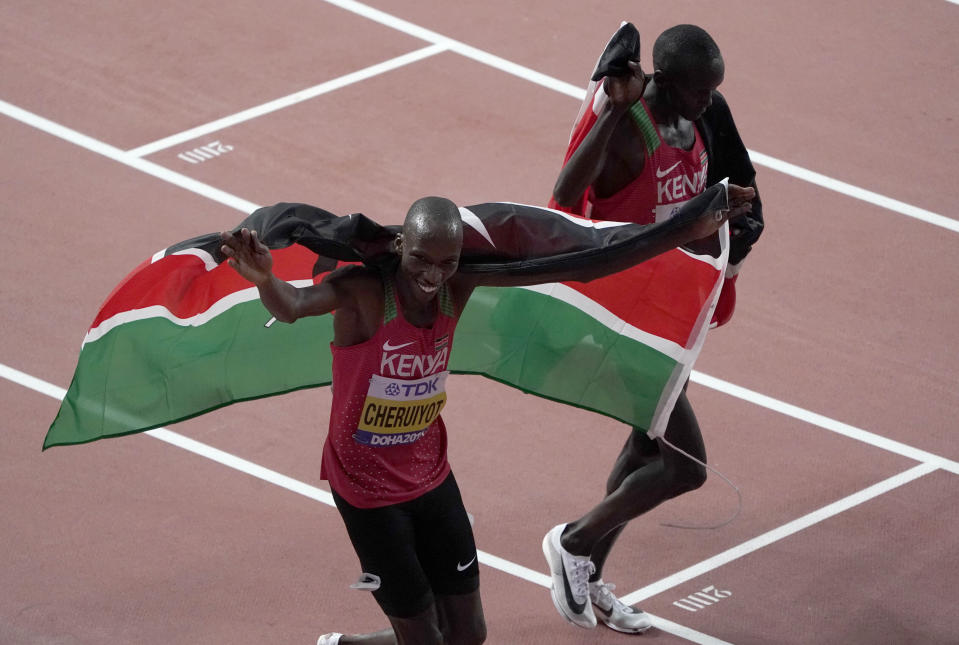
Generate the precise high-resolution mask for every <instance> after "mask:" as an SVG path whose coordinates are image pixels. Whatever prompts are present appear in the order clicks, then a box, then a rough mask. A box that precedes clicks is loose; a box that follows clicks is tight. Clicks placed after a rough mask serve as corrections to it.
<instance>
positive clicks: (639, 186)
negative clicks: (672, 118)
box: [588, 101, 708, 224]
mask: <svg viewBox="0 0 959 645" xmlns="http://www.w3.org/2000/svg"><path fill="white" fill-rule="evenodd" d="M630 115H631V116H632V118H633V120H634V121H635V122H636V125H637V126H638V127H639V130H640V132H642V134H643V142H644V144H645V146H646V163H645V164H644V165H643V171H642V172H641V173H640V174H639V176H637V177H636V178H635V179H633V181H631V182H630V183H629V184H628V185H627V186H626V187H625V188H623V189H622V190H620V191H619V192H618V193H616V194H614V195H610V196H609V197H605V198H599V197H597V196H596V194H595V193H594V192H593V189H592V187H590V189H589V195H588V199H589V203H590V205H591V206H592V209H591V210H590V212H589V217H591V218H593V219H602V220H612V221H616V222H635V223H637V224H652V223H654V222H663V221H665V220H667V219H669V218H670V217H672V215H673V213H675V212H676V211H677V210H679V207H680V206H682V205H683V204H684V203H686V202H687V201H688V200H690V199H692V198H693V197H695V196H696V195H698V194H699V193H701V192H703V191H704V190H705V189H706V170H707V167H708V159H707V155H706V147H705V146H704V145H703V139H702V137H701V136H700V135H699V130H698V129H696V128H693V131H694V132H695V134H696V139H695V141H694V143H693V147H692V148H691V149H689V150H683V149H682V148H674V147H672V146H669V145H667V144H666V143H665V142H664V141H663V139H662V137H660V135H659V130H658V129H657V128H656V124H655V123H654V122H653V119H652V117H651V116H650V114H649V109H648V108H647V107H646V101H639V102H637V103H635V104H633V106H632V107H631V108H630Z"/></svg>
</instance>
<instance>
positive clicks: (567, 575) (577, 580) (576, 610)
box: [543, 524, 596, 629]
mask: <svg viewBox="0 0 959 645" xmlns="http://www.w3.org/2000/svg"><path fill="white" fill-rule="evenodd" d="M565 528H566V525H565V524H560V525H559V526H554V527H553V528H552V530H550V532H549V533H547V534H546V537H544V538H543V555H545V556H546V562H547V564H548V565H549V571H550V573H551V574H552V576H553V584H552V585H550V595H551V596H552V597H553V605H555V606H556V610H557V611H559V613H560V615H561V616H563V618H565V619H566V620H568V621H569V622H571V623H573V624H574V625H578V626H580V627H585V628H587V629H592V628H593V627H596V616H595V615H594V614H593V605H592V603H590V601H589V577H590V576H591V575H592V574H593V572H595V571H596V567H594V566H593V563H592V562H591V561H590V559H589V556H588V555H573V554H572V553H570V552H569V551H567V550H566V549H564V548H563V545H562V544H561V543H560V540H559V538H560V536H561V535H562V534H563V529H565Z"/></svg>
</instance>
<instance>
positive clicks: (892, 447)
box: [690, 370, 959, 475]
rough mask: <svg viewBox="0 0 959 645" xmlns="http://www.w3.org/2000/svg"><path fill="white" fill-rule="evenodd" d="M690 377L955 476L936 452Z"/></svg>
mask: <svg viewBox="0 0 959 645" xmlns="http://www.w3.org/2000/svg"><path fill="white" fill-rule="evenodd" d="M690 379H691V380H692V381H693V383H699V384H700V385H704V386H706V387H708V388H711V389H714V390H717V391H719V392H723V393H724V394H728V395H730V396H732V397H735V398H737V399H741V400H743V401H747V402H749V403H752V404H754V405H758V406H759V407H762V408H767V409H769V410H773V411H774V412H779V413H780V414H784V415H786V416H788V417H792V418H794V419H798V420H800V421H803V422H805V423H809V424H811V425H814V426H818V427H820V428H823V429H825V430H829V431H830V432H835V433H837V434H841V435H843V436H845V437H849V438H850V439H855V440H856V441H861V442H863V443H867V444H869V445H871V446H875V447H876V448H882V449H883V450H888V451H889V452H893V453H896V454H897V455H902V456H903V457H909V458H910V459H915V460H916V461H920V462H923V463H927V464H931V465H933V466H935V467H937V468H942V469H943V470H947V471H949V472H951V473H953V474H956V475H959V463H957V462H955V461H953V460H951V459H947V458H945V457H941V456H939V455H936V454H933V453H931V452H927V451H925V450H920V449H919V448H914V447H913V446H910V445H908V444H904V443H902V442H900V441H895V440H894V439H888V438H886V437H883V436H882V435H878V434H875V433H873V432H869V431H867V430H863V429H861V428H857V427H855V426H851V425H849V424H848V423H842V422H841V421H836V420H835V419H830V418H829V417H826V416H823V415H821V414H817V413H815V412H811V411H809V410H806V409H804V408H800V407H799V406H795V405H792V404H790V403H786V402H785V401H780V400H779V399H774V398H772V397H771V396H766V395H765V394H760V393H759V392H754V391H753V390H749V389H746V388H744V387H741V386H739V385H734V384H732V383H730V382H729V381H724V380H722V379H718V378H716V377H715V376H709V375H708V374H703V373H702V372H697V371H696V370H693V372H692V375H691V377H690Z"/></svg>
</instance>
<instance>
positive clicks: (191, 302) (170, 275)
mask: <svg viewBox="0 0 959 645" xmlns="http://www.w3.org/2000/svg"><path fill="white" fill-rule="evenodd" d="M272 254H273V271H274V273H275V274H276V275H277V276H278V277H279V278H281V279H282V280H305V279H309V278H310V277H311V274H312V271H313V264H314V263H315V262H316V259H317V256H316V254H315V253H313V252H312V251H310V250H309V249H307V248H306V247H303V246H300V245H298V244H294V245H293V246H289V247H286V248H283V249H274V250H273V251H272ZM321 277H322V275H320V276H317V278H316V280H317V281H319V280H320V279H321ZM252 286H253V285H252V283H250V282H248V281H247V280H245V279H243V278H242V277H240V275H239V274H238V273H237V272H236V271H234V270H233V268H231V267H230V266H229V265H228V264H227V263H226V262H224V263H222V264H220V265H219V266H217V267H216V268H214V269H213V270H211V271H207V270H206V267H205V265H204V264H203V260H201V259H200V258H198V257H196V256H195V255H169V256H167V257H164V258H161V259H159V260H157V261H156V262H152V263H151V262H150V261H149V260H148V261H146V262H143V263H142V264H140V266H138V267H137V268H136V269H134V270H133V271H132V272H130V274H129V275H127V277H126V278H124V279H123V281H122V282H120V284H118V285H117V287H116V288H115V289H114V290H113V292H112V293H111V294H110V295H109V296H108V297H107V299H106V301H105V302H104V303H103V306H102V307H101V308H100V311H99V312H98V313H97V316H96V318H95V319H94V321H93V324H92V325H90V328H91V329H93V328H95V327H97V326H98V325H99V324H100V323H102V322H103V321H104V320H108V319H110V318H112V317H113V316H115V315H117V314H119V313H122V312H124V311H130V310H133V309H144V308H146V307H153V306H156V305H160V306H162V307H166V308H167V309H169V310H170V313H172V314H173V315H174V316H176V317H177V318H189V317H190V316H195V315H196V314H199V313H203V312H204V311H206V310H207V309H209V308H210V307H211V306H213V305H214V304H215V303H216V302H218V301H219V300H221V299H223V298H224V297H226V296H228V295H230V294H231V293H235V292H237V291H242V290H243V289H248V288H250V287H252Z"/></svg>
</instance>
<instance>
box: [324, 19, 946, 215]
mask: <svg viewBox="0 0 959 645" xmlns="http://www.w3.org/2000/svg"><path fill="white" fill-rule="evenodd" d="M323 1H324V2H326V3H328V4H331V5H335V6H337V7H340V8H341V9H345V10H346V11H349V12H351V13H355V14H357V15H359V16H363V17H364V18H368V19H369V20H372V21H374V22H377V23H379V24H381V25H384V26H386V27H390V28H392V29H396V30H397V31H401V32H403V33H405V34H407V35H410V36H413V37H416V38H421V39H422V40H425V41H427V42H430V43H435V44H442V45H444V46H445V47H447V48H448V49H449V50H450V51H453V52H456V53H457V54H460V55H462V56H465V57H467V58H470V59H472V60H475V61H477V62H479V63H482V64H484V65H488V66H490V67H493V68H495V69H498V70H500V71H502V72H505V73H507V74H512V75H513V76H517V77H519V78H522V79H524V80H527V81H529V82H531V83H535V84H536V85H541V86H543V87H546V88H549V89H551V90H554V91H556V92H559V93H561V94H565V95H566V96H570V97H573V98H575V99H578V100H580V101H582V100H583V99H584V98H585V96H586V94H585V90H584V89H583V88H582V87H578V86H575V85H571V84H569V83H567V82H566V81H561V80H559V79H558V78H554V77H552V76H547V75H546V74H543V73H541V72H537V71H536V70H533V69H530V68H529V67H524V66H523V65H519V64H517V63H514V62H512V61H509V60H506V59H505V58H501V57H499V56H496V55H494V54H490V53H489V52H486V51H483V50H481V49H477V48H476V47H472V46H470V45H466V44H464V43H461V42H459V41H457V40H453V39H452V38H449V37H447V36H444V35H442V34H438V33H436V32H435V31H431V30H429V29H426V28H424V27H421V26H419V25H416V24H413V23H411V22H408V21H406V20H403V19H401V18H397V17H396V16H393V15H391V14H388V13H386V12H384V11H380V10H379V9H374V8H373V7H370V6H368V5H365V4H363V3H360V2H354V0H323ZM949 1H953V0H949ZM957 1H959V0H957ZM748 152H749V157H750V159H752V161H753V163H754V164H756V165H759V166H765V167H766V168H770V169H772V170H776V171H778V172H781V173H784V174H786V175H789V176H791V177H795V178H797V179H801V180H803V181H808V182H811V183H813V184H815V185H817V186H820V187H822V188H826V189H828V190H832V191H835V192H838V193H841V194H843V195H847V196H848V197H852V198H854V199H861V200H863V201H866V202H869V203H871V204H875V205H877V206H881V207H882V208H886V209H889V210H892V211H895V212H897V213H900V214H902V215H906V216H907V217H912V218H914V219H918V220H920V221H923V222H926V223H929V224H933V225H935V226H940V227H943V228H946V229H948V230H951V231H954V232H959V221H957V220H954V219H951V218H949V217H945V216H943V215H939V214H937V213H933V212H931V211H927V210H925V209H922V208H918V207H916V206H911V205H910V204H906V203H905V202H901V201H899V200H896V199H892V198H891V197H885V196H883V195H880V194H878V193H874V192H872V191H869V190H866V189H864V188H858V187H856V186H853V185H852V184H847V183H846V182H843V181H839V180H837V179H832V178H830V177H826V176H825V175H821V174H819V173H816V172H813V171H811V170H806V169H805V168H801V167H800V166H796V165H795V164H791V163H789V162H788V161H782V160H780V159H776V158H775V157H771V156H769V155H766V154H763V153H761V152H756V151H754V150H749V151H748Z"/></svg>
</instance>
